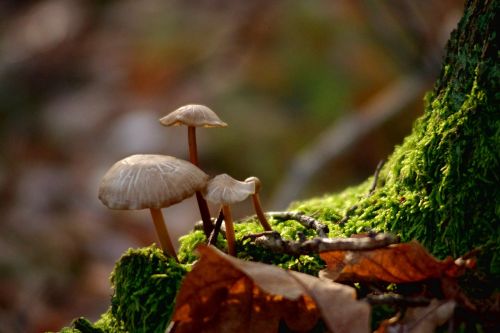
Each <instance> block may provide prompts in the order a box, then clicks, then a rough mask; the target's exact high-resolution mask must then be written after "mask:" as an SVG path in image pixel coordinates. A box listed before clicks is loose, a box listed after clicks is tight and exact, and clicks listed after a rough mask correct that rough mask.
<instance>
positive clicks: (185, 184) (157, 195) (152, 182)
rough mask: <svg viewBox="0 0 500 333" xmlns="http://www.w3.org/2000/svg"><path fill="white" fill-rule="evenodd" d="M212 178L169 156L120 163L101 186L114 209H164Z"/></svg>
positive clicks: (101, 193) (101, 196) (101, 192)
mask: <svg viewBox="0 0 500 333" xmlns="http://www.w3.org/2000/svg"><path fill="white" fill-rule="evenodd" d="M208 178H209V177H208V175H207V174H205V173H204V172H203V171H201V170H200V169H199V168H198V167H196V166H195V165H193V164H191V163H189V162H187V161H184V160H181V159H178V158H175V157H172V156H165V155H132V156H129V157H127V158H124V159H123V160H120V161H118V162H116V163H115V164H114V165H113V166H112V167H111V168H110V169H109V170H108V172H106V174H105V175H104V177H103V178H102V180H101V185H100V186H99V199H100V200H101V201H102V203H103V204H104V205H106V206H107V207H109V208H111V209H145V208H162V207H168V206H170V205H173V204H175V203H177V202H180V201H182V200H184V199H185V198H187V197H190V196H191V195H193V194H194V193H195V192H196V191H200V190H201V189H202V188H204V187H205V185H206V184H207V181H208Z"/></svg>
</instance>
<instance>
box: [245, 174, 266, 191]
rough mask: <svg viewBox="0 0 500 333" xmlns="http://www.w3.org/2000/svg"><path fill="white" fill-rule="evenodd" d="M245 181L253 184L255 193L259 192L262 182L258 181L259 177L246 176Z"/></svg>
mask: <svg viewBox="0 0 500 333" xmlns="http://www.w3.org/2000/svg"><path fill="white" fill-rule="evenodd" d="M245 182H246V183H254V184H255V193H259V192H260V189H261V188H262V183H261V182H260V179H259V178H257V177H255V176H252V177H248V178H247V179H245Z"/></svg>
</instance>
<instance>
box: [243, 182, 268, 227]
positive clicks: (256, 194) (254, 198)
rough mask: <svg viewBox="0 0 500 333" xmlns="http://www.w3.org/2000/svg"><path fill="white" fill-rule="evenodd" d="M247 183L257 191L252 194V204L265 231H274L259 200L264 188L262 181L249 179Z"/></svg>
mask: <svg viewBox="0 0 500 333" xmlns="http://www.w3.org/2000/svg"><path fill="white" fill-rule="evenodd" d="M245 183H252V184H254V187H255V191H254V193H252V202H253V207H254V209H255V214H257V218H258V219H259V221H260V224H261V225H262V227H263V228H264V230H265V231H272V230H273V229H272V228H271V225H270V224H269V222H268V221H267V219H266V216H265V215H264V211H263V210H262V205H261V204H260V198H259V192H260V189H261V187H262V183H261V182H260V179H259V178H257V177H248V178H247V179H245Z"/></svg>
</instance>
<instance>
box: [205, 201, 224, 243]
mask: <svg viewBox="0 0 500 333" xmlns="http://www.w3.org/2000/svg"><path fill="white" fill-rule="evenodd" d="M223 219H224V213H223V212H222V209H221V210H219V216H218V217H217V221H216V222H215V226H214V228H213V230H212V232H211V233H210V237H208V242H207V244H208V245H215V243H216V242H217V236H218V235H219V231H220V230H221V226H222V220H223Z"/></svg>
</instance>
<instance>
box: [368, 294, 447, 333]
mask: <svg viewBox="0 0 500 333" xmlns="http://www.w3.org/2000/svg"><path fill="white" fill-rule="evenodd" d="M454 311H455V302H454V301H444V302H443V301H438V300H437V299H434V300H432V301H431V304H429V305H428V306H426V307H415V308H408V309H407V310H406V312H405V315H404V317H402V318H398V317H394V318H391V319H388V320H385V321H384V322H382V324H380V327H379V328H378V329H377V330H376V331H375V333H397V332H411V333H433V332H435V330H436V328H437V327H438V326H441V325H443V324H444V323H446V322H447V321H448V320H450V318H451V316H452V315H453V313H454Z"/></svg>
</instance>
